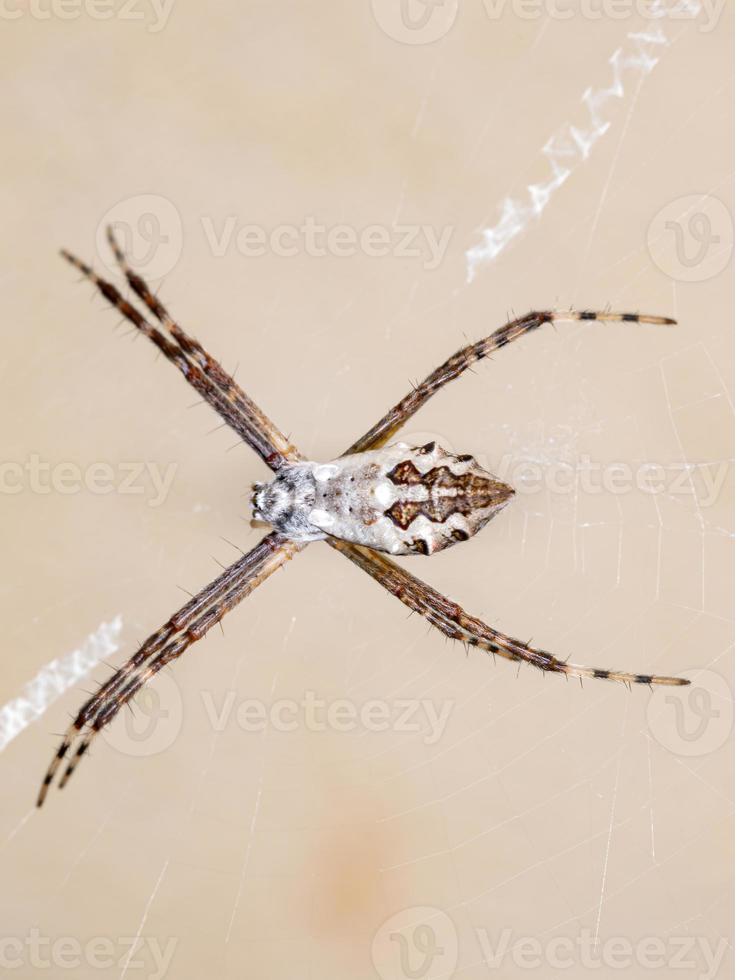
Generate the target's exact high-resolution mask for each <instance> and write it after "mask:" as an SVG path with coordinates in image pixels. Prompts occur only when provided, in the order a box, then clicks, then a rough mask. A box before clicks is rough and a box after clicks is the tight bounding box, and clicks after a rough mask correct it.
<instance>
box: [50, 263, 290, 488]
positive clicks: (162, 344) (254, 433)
mask: <svg viewBox="0 0 735 980" xmlns="http://www.w3.org/2000/svg"><path fill="white" fill-rule="evenodd" d="M61 254H62V255H63V257H64V258H65V259H66V260H67V261H68V262H70V263H71V264H72V265H73V266H74V267H75V268H76V269H78V270H79V271H80V272H81V273H82V274H83V275H84V276H85V277H86V278H87V279H89V280H90V281H91V282H92V283H94V285H95V286H96V287H97V289H99V291H100V292H101V293H102V295H103V296H104V297H105V299H106V300H107V301H108V302H109V303H110V304H111V305H112V306H114V307H115V308H116V309H117V310H118V311H119V312H120V313H122V315H123V316H124V317H125V318H126V319H127V320H128V321H130V323H132V324H133V326H134V327H136V328H137V329H138V330H140V332H141V333H143V334H145V336H146V337H148V339H149V340H150V341H152V343H154V344H155V345H156V347H158V349H159V350H160V351H161V352H162V353H163V354H164V355H165V356H166V357H167V358H168V360H170V361H171V362H172V363H173V364H175V365H176V367H177V368H178V369H179V371H181V373H182V374H183V375H184V377H185V378H186V380H187V381H188V382H189V384H190V385H191V386H192V387H193V388H195V389H196V391H197V392H199V394H200V395H201V396H202V398H203V399H204V400H205V401H206V402H208V404H209V405H211V406H212V408H214V410H215V411H216V412H217V413H218V414H219V416H220V417H221V418H222V419H223V420H224V421H225V422H226V423H227V424H228V425H229V426H230V428H232V429H234V430H235V432H237V433H238V435H239V436H240V437H241V438H242V439H243V440H244V441H245V442H246V443H247V444H248V445H249V446H250V448H251V449H253V450H255V452H256V453H258V455H259V456H260V457H261V459H263V460H264V461H265V462H266V463H267V464H268V466H270V467H271V469H273V470H278V469H280V467H281V466H283V464H284V463H286V462H287V461H288V460H289V459H295V458H300V457H299V456H298V453H296V450H295V449H294V448H293V447H292V446H290V444H289V443H288V440H287V439H286V437H285V436H282V435H281V434H280V433H279V432H278V430H277V429H276V428H275V426H274V425H273V424H272V423H271V422H269V421H268V420H267V419H266V417H265V416H264V415H263V413H262V412H261V411H260V409H258V408H257V407H256V406H255V405H254V403H253V402H251V401H250V399H248V398H247V396H245V395H243V399H244V400H238V398H237V397H236V392H239V391H240V389H239V388H237V386H235V388H234V389H232V388H230V389H228V390H227V391H225V390H223V388H222V387H221V386H220V385H218V384H217V383H216V382H215V380H214V379H213V377H212V376H210V375H209V374H208V373H207V372H206V371H205V370H204V369H203V368H202V367H201V365H200V364H199V363H197V362H196V360H195V359H194V358H193V357H192V356H190V354H189V353H187V351H186V350H184V349H183V347H181V345H180V343H177V342H175V341H174V340H172V339H170V338H169V337H167V336H166V335H165V334H164V333H162V331H161V330H159V329H158V328H157V327H154V326H152V325H151V324H150V323H149V322H148V321H147V320H146V318H145V317H144V316H143V315H142V314H141V313H139V312H138V310H137V309H136V308H135V307H134V306H133V305H132V303H129V302H128V301H127V300H126V299H125V298H124V297H123V296H122V295H121V293H120V292H119V290H118V289H117V287H116V286H114V285H113V284H112V283H111V282H107V280H105V279H102V278H101V277H100V276H98V275H97V273H96V272H95V271H94V270H93V269H92V268H91V267H90V266H88V265H87V264H86V263H85V262H82V261H81V259H78V258H77V257H76V256H75V255H72V254H71V253H70V252H67V251H66V250H65V249H62V252H61ZM207 357H209V355H207ZM209 361H210V362H211V363H212V364H215V363H216V362H215V361H214V360H213V359H212V358H209ZM222 374H223V375H224V376H226V375H225V372H224V371H222ZM233 384H234V382H233ZM251 406H252V410H251ZM263 423H265V424H263ZM274 439H275V441H274Z"/></svg>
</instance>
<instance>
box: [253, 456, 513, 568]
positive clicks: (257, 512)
mask: <svg viewBox="0 0 735 980" xmlns="http://www.w3.org/2000/svg"><path fill="white" fill-rule="evenodd" d="M512 495H513V490H512V489H511V488H510V487H509V486H507V484H505V483H502V482H501V481H500V480H498V479H496V478H495V477H494V476H493V475H492V474H491V473H488V472H487V471H486V470H484V469H483V468H482V467H481V466H480V465H479V464H478V463H477V462H476V460H475V459H474V458H473V457H472V456H454V455H452V454H451V453H448V452H446V451H445V450H444V449H442V448H441V447H440V446H438V445H437V444H436V443H435V442H430V443H427V445H425V446H420V447H418V448H417V447H412V446H408V445H406V444H405V443H400V442H399V443H395V444H394V445H392V446H386V447H385V448H384V449H377V450H373V451H370V452H364V453H355V454H353V455H349V456H342V457H341V458H340V459H337V460H334V461H333V462H331V463H314V462H310V461H306V462H300V463H292V464H289V465H287V466H284V467H283V469H282V470H281V471H280V472H279V473H278V475H277V476H276V478H275V479H274V480H273V481H271V482H270V483H266V484H263V483H260V484H256V485H255V487H254V493H253V500H252V505H253V516H254V517H255V518H256V519H259V520H263V521H266V522H267V523H268V524H271V525H272V526H273V527H274V528H276V529H277V530H279V531H280V532H281V533H282V534H284V535H286V536H287V537H289V538H291V539H292V540H294V541H316V540H319V539H320V538H325V537H326V536H327V535H331V536H332V537H335V538H341V539H342V540H344V541H352V542H354V543H355V544H362V545H366V546H367V547H369V548H373V549H375V550H376V551H387V552H389V553H390V554H393V555H408V554H424V555H428V554H432V553H433V552H434V551H440V550H441V549H442V548H446V547H448V546H449V545H452V544H455V543H456V542H458V541H466V540H467V538H469V537H471V536H472V535H473V534H476V533H477V532H478V531H479V530H480V528H482V527H484V525H485V524H487V522H488V521H489V520H490V518H491V517H494V515H495V514H496V513H497V512H498V511H499V510H500V509H501V508H502V507H504V506H505V504H506V503H507V502H508V501H509V499H510V498H511V496H512Z"/></svg>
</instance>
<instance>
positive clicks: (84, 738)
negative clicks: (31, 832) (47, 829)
mask: <svg viewBox="0 0 735 980" xmlns="http://www.w3.org/2000/svg"><path fill="white" fill-rule="evenodd" d="M305 546H306V544H305V543H299V542H293V541H287V540H286V539H285V538H283V537H282V536H281V535H280V534H278V533H277V532H275V531H274V532H272V533H271V534H269V535H267V536H266V537H265V538H263V540H262V541H261V542H260V543H259V544H257V545H256V546H255V547H254V548H253V549H252V550H251V551H249V552H248V553H247V554H246V555H244V556H243V557H242V558H240V559H239V560H238V561H236V562H235V563H234V564H233V565H231V566H230V567H229V568H227V569H225V571H224V572H223V573H222V574H221V575H219V576H218V577H217V578H216V579H215V580H214V581H213V582H210V583H209V585H207V586H205V588H203V589H202V590H201V592H199V593H198V594H197V595H196V596H194V598H193V599H191V600H190V601H189V602H187V603H186V604H185V605H184V606H182V608H181V609H179V610H178V612H176V613H174V615H173V616H171V618H170V619H169V620H168V621H167V622H166V623H165V624H164V625H163V626H162V627H161V628H160V629H159V630H157V631H156V632H155V633H153V634H152V635H151V636H150V637H149V638H148V639H147V640H146V641H145V643H144V644H143V645H142V646H141V647H140V649H139V650H138V651H137V652H136V653H134V654H133V656H132V657H131V658H130V659H129V660H128V661H127V662H126V663H125V664H123V666H122V667H120V669H119V670H118V671H117V672H116V673H115V674H113V676H112V677H110V678H109V680H107V681H106V682H105V683H104V684H103V685H102V686H101V687H100V688H99V690H98V691H97V692H96V693H95V694H94V695H92V697H90V698H89V699H88V700H87V701H86V702H85V703H84V704H83V705H82V707H81V709H80V710H79V712H78V713H77V715H76V717H75V718H74V720H73V721H72V723H71V725H70V726H69V728H68V729H67V731H66V732H65V734H64V737H63V739H62V742H61V744H60V746H59V748H58V750H57V752H56V754H55V755H54V757H53V759H52V760H51V764H50V766H49V768H48V770H47V772H46V775H45V777H44V780H43V783H42V785H41V789H40V792H39V794H38V799H37V801H36V804H37V806H41V805H42V804H43V801H44V800H45V798H46V794H47V792H48V789H49V787H50V785H51V783H52V782H53V779H54V776H55V775H56V773H57V771H58V769H59V766H60V765H61V763H62V761H63V759H64V758H65V757H66V756H67V755H68V753H69V751H70V749H71V748H72V746H73V744H74V743H75V742H76V741H77V739H78V738H79V737H80V736H81V740H80V741H79V743H78V745H77V747H76V749H75V751H74V754H73V755H72V756H71V759H70V761H69V764H68V766H67V768H66V770H65V772H64V774H63V776H62V779H61V782H60V783H59V786H60V787H61V786H64V785H65V783H66V782H67V780H68V779H69V777H70V776H71V774H72V773H73V771H74V769H75V768H76V766H77V764H78V763H79V761H80V759H81V758H82V756H83V755H84V754H85V752H86V751H87V749H88V748H89V744H90V742H91V741H92V739H93V738H94V736H95V735H96V734H97V733H98V732H99V731H100V730H101V729H102V728H104V726H105V725H107V724H109V722H110V721H112V719H113V718H114V717H115V715H116V714H117V713H118V711H119V710H120V708H122V707H123V706H124V705H125V704H127V703H129V701H130V699H131V698H132V697H133V696H134V695H135V694H136V693H137V692H138V691H139V690H140V688H141V687H142V686H143V685H144V684H146V683H147V681H149V680H150V679H151V677H153V676H154V675H155V674H156V673H158V671H159V670H160V669H161V668H162V667H164V666H165V665H166V664H168V663H170V662H171V661H172V660H175V659H176V658H177V657H180V656H181V654H182V653H183V652H184V651H185V650H186V649H187V648H188V647H189V646H191V644H192V643H195V642H196V641H197V640H199V639H201V637H202V636H204V634H205V633H206V632H207V631H208V630H209V629H211V627H212V626H214V625H215V624H216V623H218V622H219V621H220V620H221V619H222V618H223V616H224V615H225V614H226V613H227V612H229V611H230V609H232V608H234V606H236V605H237V604H238V603H239V602H241V601H242V599H244V598H246V596H248V595H250V593H251V592H253V591H254V590H255V589H256V588H257V587H258V586H259V585H260V584H261V583H262V582H264V581H265V580H266V579H267V578H268V577H269V576H270V575H272V574H273V572H275V571H276V570H277V569H278V568H281V566H283V565H284V564H285V563H286V562H287V561H288V560H289V559H290V558H292V557H293V556H294V555H295V554H296V553H297V552H299V551H301V550H302V549H303V548H304V547H305Z"/></svg>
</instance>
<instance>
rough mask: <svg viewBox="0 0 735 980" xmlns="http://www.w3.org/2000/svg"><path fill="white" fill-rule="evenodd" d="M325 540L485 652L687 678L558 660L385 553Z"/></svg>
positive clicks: (604, 673) (590, 672) (570, 668)
mask: <svg viewBox="0 0 735 980" xmlns="http://www.w3.org/2000/svg"><path fill="white" fill-rule="evenodd" d="M327 541H328V543H329V544H330V545H331V546H332V547H333V548H334V549H335V550H336V551H341V552H342V554H343V555H345V556H346V557H347V558H349V559H350V561H352V562H354V563H355V564H356V565H357V566H358V568H361V569H362V570H363V571H364V572H367V573H368V575H370V576H371V577H372V578H374V579H375V580H376V582H379V583H380V584H381V585H382V586H383V588H384V589H387V590H388V592H390V593H391V595H394V596H395V597H396V598H397V599H400V601H401V602H402V603H403V604H404V605H406V606H408V607H409V609H412V610H413V611H414V612H417V613H419V614H420V615H421V616H423V617H424V619H426V620H428V622H429V623H431V625H432V626H435V627H436V628H437V629H438V630H440V631H441V632H442V633H444V635H445V636H448V637H450V638H451V639H453V640H460V641H461V642H463V643H468V644H470V646H476V647H479V648H480V649H481V650H486V651H487V652H488V653H492V654H497V655H498V656H500V657H504V658H505V659H506V660H514V661H516V662H519V663H521V662H522V663H528V664H531V666H533V667H537V668H538V669H539V670H543V671H549V672H551V673H556V674H566V676H567V677H580V678H582V677H600V678H604V679H606V680H611V681H619V682H621V683H624V684H666V685H671V686H679V685H683V684H688V683H689V681H688V680H685V679H684V678H679V677H659V676H656V675H653V674H631V673H629V672H627V671H618V670H601V669H599V668H596V667H583V666H580V665H579V664H570V663H566V662H565V661H563V660H558V659H557V658H556V657H554V656H553V655H552V654H550V653H547V652H546V651H545V650H537V649H535V648H534V647H531V646H529V645H528V644H527V643H523V642H522V641H521V640H516V639H513V637H511V636H506V635H505V634H504V633H501V632H500V631H499V630H496V629H493V628H492V627H491V626H488V625H487V624H486V623H483V622H482V620H480V619H476V618H475V617H474V616H470V615H469V614H468V613H466V612H465V611H464V609H462V607H461V606H459V605H457V603H456V602H452V600H451V599H448V598H447V597H446V596H443V595H441V594H440V593H439V592H437V591H436V590H434V589H432V588H431V586H429V585H427V584H426V583H425V582H422V581H421V580H420V579H418V578H416V577H415V576H414V575H411V574H410V572H407V571H406V570H405V569H403V568H401V567H400V566H399V565H396V564H395V563H394V562H392V561H391V560H390V559H389V558H387V557H386V556H385V555H383V554H378V553H377V552H375V551H371V550H369V549H368V548H363V547H361V546H360V545H355V544H350V543H348V542H346V541H341V540H338V539H336V538H327Z"/></svg>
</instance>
